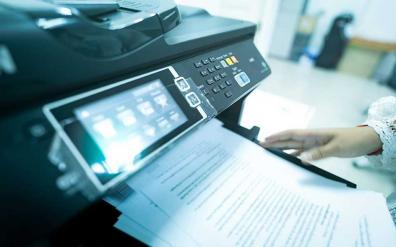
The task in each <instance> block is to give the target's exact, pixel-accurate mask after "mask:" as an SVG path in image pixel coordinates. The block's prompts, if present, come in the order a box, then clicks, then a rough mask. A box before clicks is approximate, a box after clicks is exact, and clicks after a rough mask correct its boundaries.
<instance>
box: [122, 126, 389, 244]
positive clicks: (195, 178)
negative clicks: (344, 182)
mask: <svg viewBox="0 0 396 247" xmlns="http://www.w3.org/2000/svg"><path fill="white" fill-rule="evenodd" d="M130 185H131V186H132V187H133V188H135V189H136V190H137V191H139V192H140V193H144V194H145V195H146V196H148V197H149V198H150V199H151V200H153V201H154V202H155V203H156V204H157V205H158V206H159V207H160V208H161V209H162V210H164V211H165V212H166V214H167V215H169V216H170V220H171V221H172V222H176V224H177V225H178V227H179V228H181V229H183V230H185V231H186V232H187V233H188V234H189V235H190V236H192V237H193V238H194V239H195V241H197V242H198V243H199V244H200V245H202V246H263V245H264V246H265V245H271V246H352V245H355V244H356V243H357V242H356V241H358V239H359V233H360V232H359V227H360V226H362V224H363V223H364V221H362V220H364V219H365V222H367V224H366V225H368V226H369V228H368V230H367V233H365V234H363V236H370V239H372V240H373V241H372V242H373V243H371V245H369V246H394V244H395V243H396V241H395V237H394V235H395V234H393V235H392V234H391V233H392V232H393V233H395V232H394V227H393V225H392V222H391V219H390V217H389V215H386V212H387V211H386V209H384V208H381V209H380V210H379V211H378V212H376V211H374V212H373V210H371V211H370V210H366V207H367V208H368V209H371V208H373V207H374V206H373V205H374V204H375V202H378V198H377V199H376V200H375V202H373V200H374V199H373V198H375V196H377V195H376V194H374V193H371V194H370V193H367V192H364V195H363V194H360V195H359V191H356V190H351V189H347V188H345V186H341V185H340V184H338V183H335V182H333V181H329V180H327V179H324V178H322V177H320V176H317V175H315V174H312V173H309V172H307V171H305V170H304V169H302V168H299V167H296V166H294V165H290V164H289V163H288V162H286V161H284V160H281V159H279V158H278V157H276V156H273V155H272V154H269V153H267V152H265V151H264V150H262V149H261V148H260V147H257V146H255V145H254V144H252V143H251V142H248V141H246V140H245V139H243V138H241V137H239V136H238V135H236V134H234V133H231V132H229V131H227V130H225V129H223V128H220V127H218V125H215V124H211V123H209V124H208V125H207V126H205V127H203V128H202V129H201V130H199V131H198V132H196V133H194V134H193V135H192V136H190V137H189V138H187V139H186V140H185V141H183V142H182V143H180V145H179V146H177V147H175V148H174V150H171V151H170V152H169V153H167V154H165V155H164V156H163V157H162V158H161V159H159V160H158V161H157V162H155V163H154V164H152V165H151V166H150V167H148V168H147V169H145V170H144V171H143V172H141V173H140V174H139V175H138V176H136V177H135V178H134V179H133V180H131V181H130ZM362 193H363V192H362ZM353 198H357V199H356V200H353ZM361 198H363V201H364V198H368V201H367V202H365V203H361V202H362V199H361ZM358 199H360V201H359V200H358ZM346 202H347V204H346ZM354 203H360V204H359V205H353V204H354ZM377 204H378V203H377ZM362 205H363V206H362ZM379 205H382V204H381V203H379ZM384 205H385V204H384ZM377 218H381V219H382V220H383V221H382V222H381V223H379V225H374V224H372V223H371V222H373V221H375V219H377ZM362 222H363V223H362ZM363 225H364V224H363ZM384 232H385V234H382V233H384ZM378 236H381V238H382V242H381V243H378V242H374V239H381V238H380V237H378ZM383 239H386V240H387V241H386V242H383ZM362 246H366V245H362Z"/></svg>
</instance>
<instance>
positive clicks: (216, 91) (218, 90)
mask: <svg viewBox="0 0 396 247" xmlns="http://www.w3.org/2000/svg"><path fill="white" fill-rule="evenodd" d="M212 91H213V92H214V93H219V92H220V88H219V87H217V86H216V87H214V88H212Z"/></svg>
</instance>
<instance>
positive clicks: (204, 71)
mask: <svg viewBox="0 0 396 247" xmlns="http://www.w3.org/2000/svg"><path fill="white" fill-rule="evenodd" d="M201 75H202V76H207V75H209V72H208V71H207V70H202V71H201Z"/></svg>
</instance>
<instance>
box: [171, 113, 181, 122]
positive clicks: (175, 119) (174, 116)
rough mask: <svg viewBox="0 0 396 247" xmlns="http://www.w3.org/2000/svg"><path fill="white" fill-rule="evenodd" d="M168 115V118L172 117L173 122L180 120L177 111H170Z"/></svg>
mask: <svg viewBox="0 0 396 247" xmlns="http://www.w3.org/2000/svg"><path fill="white" fill-rule="evenodd" d="M169 115H170V119H172V120H173V121H175V122H177V121H179V120H180V114H179V113H177V112H171V113H170V114H169Z"/></svg>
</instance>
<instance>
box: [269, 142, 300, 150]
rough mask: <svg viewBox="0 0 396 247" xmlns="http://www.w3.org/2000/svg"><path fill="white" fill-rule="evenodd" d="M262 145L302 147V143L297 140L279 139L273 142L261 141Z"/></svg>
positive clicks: (282, 147)
mask: <svg viewBox="0 0 396 247" xmlns="http://www.w3.org/2000/svg"><path fill="white" fill-rule="evenodd" d="M262 145H263V146H264V147H271V148H279V149H283V150H285V149H304V143H303V142H299V141H281V142H273V143H267V142H265V143H263V144H262Z"/></svg>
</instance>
